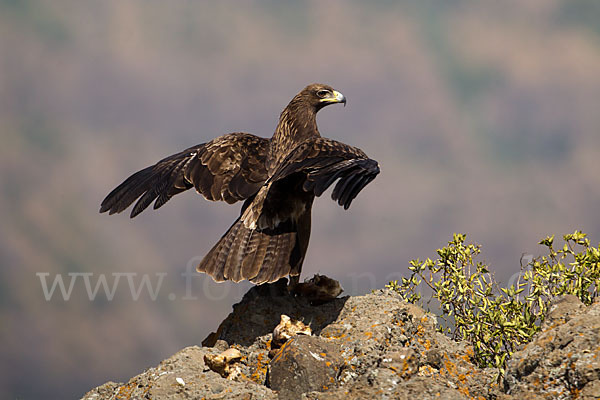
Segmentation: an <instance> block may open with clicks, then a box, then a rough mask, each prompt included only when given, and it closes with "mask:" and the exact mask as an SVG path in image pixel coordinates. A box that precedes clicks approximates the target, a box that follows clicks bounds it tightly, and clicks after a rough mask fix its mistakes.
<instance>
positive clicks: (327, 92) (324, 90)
mask: <svg viewBox="0 0 600 400" xmlns="http://www.w3.org/2000/svg"><path fill="white" fill-rule="evenodd" d="M329 93H330V92H329V90H326V89H321V90H319V91H318V92H317V96H319V97H320V98H324V97H327V95H328V94H329Z"/></svg>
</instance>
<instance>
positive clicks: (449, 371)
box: [83, 281, 600, 400]
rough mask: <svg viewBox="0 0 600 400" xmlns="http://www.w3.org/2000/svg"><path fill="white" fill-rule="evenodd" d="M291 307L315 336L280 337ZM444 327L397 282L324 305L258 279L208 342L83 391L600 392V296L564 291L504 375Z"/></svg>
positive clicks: (523, 395)
mask: <svg viewBox="0 0 600 400" xmlns="http://www.w3.org/2000/svg"><path fill="white" fill-rule="evenodd" d="M281 315H287V316H289V317H290V319H291V321H292V323H293V321H302V322H303V323H304V324H306V325H309V326H310V328H311V329H310V330H308V333H310V331H311V330H312V335H307V334H303V335H297V336H293V337H291V338H290V339H289V340H287V341H285V343H283V344H279V343H278V344H274V343H273V342H272V339H273V334H272V332H273V329H274V328H275V327H276V326H278V325H279V324H280V322H282V318H281ZM284 320H285V321H286V323H287V321H288V320H287V319H285V318H284ZM435 326H436V317H435V316H434V315H432V314H429V313H426V312H425V311H423V310H422V309H421V308H419V307H417V306H414V305H412V304H408V303H405V302H403V301H402V300H401V299H400V298H399V297H398V296H397V295H396V294H395V293H394V292H392V291H389V290H379V291H376V292H373V293H371V294H367V295H365V296H356V297H342V298H337V299H334V300H333V301H330V302H327V303H325V304H321V305H318V306H315V305H311V304H310V302H309V301H308V300H306V299H305V298H303V297H301V296H300V297H297V296H296V297H295V296H292V295H290V294H289V293H288V291H287V288H286V283H285V282H284V281H280V282H278V283H275V284H272V285H263V286H257V287H253V288H252V289H251V290H250V291H249V292H248V293H247V294H246V295H245V296H244V298H243V299H242V301H241V302H240V303H238V304H236V305H234V307H233V312H232V313H231V314H230V315H229V316H228V317H227V318H226V319H225V320H224V321H223V322H222V323H221V325H220V326H219V327H218V329H217V330H216V332H214V333H212V334H211V335H209V337H207V338H206V339H205V340H204V341H203V347H198V346H192V347H188V348H185V349H183V350H181V351H180V352H178V353H177V354H175V355H174V356H172V357H171V358H169V359H167V360H165V361H163V362H161V363H160V364H159V365H158V366H156V367H154V368H150V369H148V370H147V371H145V372H144V373H142V374H140V375H138V376H136V377H134V378H132V379H130V380H129V382H127V383H124V384H117V383H113V382H108V383H106V384H104V385H102V386H99V387H97V388H95V389H93V390H91V391H90V392H88V393H87V394H86V395H85V396H84V397H83V399H85V400H92V399H93V400H105V399H106V400H108V399H188V398H189V399H320V400H323V399H340V398H344V399H348V400H350V399H365V398H372V399H411V400H413V399H502V400H511V399H519V400H524V399H537V398H548V399H576V398H578V399H585V400H588V399H598V398H600V357H599V353H600V303H598V302H597V303H594V304H593V305H592V306H590V307H584V306H583V305H582V304H581V303H579V301H578V300H577V299H575V298H572V297H564V298H561V299H559V300H558V301H557V302H556V303H555V306H554V307H553V310H552V312H551V314H550V315H549V318H548V320H547V322H546V324H545V325H544V327H543V331H542V332H541V333H540V334H539V335H537V336H536V338H535V340H534V341H533V342H531V343H530V344H529V345H527V346H526V347H525V348H524V349H522V350H521V351H519V352H516V353H515V354H514V355H513V357H512V359H511V361H510V362H509V364H508V368H507V373H506V379H505V380H504V381H503V382H501V383H500V384H498V383H496V371H495V370H494V369H481V368H478V367H476V366H475V365H474V363H473V360H472V357H473V351H472V349H471V347H470V346H469V345H468V344H466V343H464V342H455V341H452V340H451V339H449V338H448V337H447V336H445V335H443V334H441V333H439V332H437V331H436V329H435ZM304 333H306V330H305V332H304ZM231 348H235V349H236V350H235V351H233V350H228V349H231ZM215 360H216V361H215ZM206 361H209V362H208V363H207V362H206ZM215 365H218V367H216V366H215ZM211 368H212V369H211Z"/></svg>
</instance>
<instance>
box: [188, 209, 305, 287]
mask: <svg viewBox="0 0 600 400" xmlns="http://www.w3.org/2000/svg"><path fill="white" fill-rule="evenodd" d="M296 239H297V232H296V230H295V229H289V227H286V229H277V228H275V229H262V230H261V229H251V228H248V227H246V226H245V225H244V222H243V221H242V220H241V219H240V218H238V219H237V220H236V221H235V222H234V223H233V225H232V226H231V227H230V228H229V230H228V231H227V232H226V233H225V234H224V235H223V237H221V239H220V240H219V241H218V242H217V243H216V244H215V245H214V246H213V248H212V249H211V250H210V251H209V252H208V254H207V255H206V256H205V257H204V259H202V261H201V262H200V264H199V265H198V267H197V268H196V270H197V271H198V272H204V273H206V274H207V275H210V276H211V277H212V278H213V279H214V280H215V281H216V282H223V281H225V280H231V281H234V282H239V281H242V280H248V281H250V282H252V283H255V284H257V285H260V284H262V283H270V282H276V281H277V280H279V279H280V278H283V277H285V276H287V275H289V274H290V271H291V266H290V265H291V264H292V263H293V262H291V258H292V254H293V250H294V248H295V246H297V240H296Z"/></svg>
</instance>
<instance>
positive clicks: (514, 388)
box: [505, 296, 600, 399]
mask: <svg viewBox="0 0 600 400" xmlns="http://www.w3.org/2000/svg"><path fill="white" fill-rule="evenodd" d="M553 304H554V307H552V308H551V311H550V314H549V316H550V318H549V320H547V321H545V323H544V326H543V327H544V329H543V331H542V332H540V333H539V334H537V335H536V337H535V338H534V340H533V341H532V342H531V343H529V344H527V346H525V348H524V349H523V350H521V351H518V352H516V353H514V354H513V356H512V358H511V360H510V361H509V362H508V368H507V373H506V378H505V389H506V392H507V393H509V394H512V395H514V396H515V397H522V396H526V395H531V394H535V395H537V396H539V397H538V398H548V399H574V398H577V399H600V390H599V389H600V387H599V383H598V382H599V380H600V302H598V301H597V302H595V303H594V304H592V305H591V306H589V307H587V308H586V307H584V306H583V304H581V302H579V300H578V299H576V298H574V297H573V296H564V297H562V298H559V299H557V300H556V301H555V302H553Z"/></svg>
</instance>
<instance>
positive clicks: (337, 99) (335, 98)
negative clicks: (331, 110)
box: [321, 90, 346, 107]
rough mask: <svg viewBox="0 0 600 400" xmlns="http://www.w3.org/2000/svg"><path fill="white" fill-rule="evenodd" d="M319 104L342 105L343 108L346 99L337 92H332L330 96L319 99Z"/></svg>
mask: <svg viewBox="0 0 600 400" xmlns="http://www.w3.org/2000/svg"><path fill="white" fill-rule="evenodd" d="M321 103H343V104H344V107H346V97H344V95H343V94H341V93H340V92H338V91H337V90H334V91H333V93H332V96H329V97H325V98H324V99H321Z"/></svg>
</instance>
